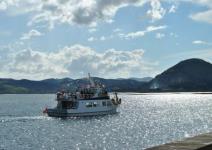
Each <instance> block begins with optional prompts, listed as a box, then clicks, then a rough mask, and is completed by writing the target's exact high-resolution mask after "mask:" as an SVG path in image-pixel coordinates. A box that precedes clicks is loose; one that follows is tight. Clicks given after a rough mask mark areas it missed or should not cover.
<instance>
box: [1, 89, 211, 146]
mask: <svg viewBox="0 0 212 150" xmlns="http://www.w3.org/2000/svg"><path fill="white" fill-rule="evenodd" d="M120 96H121V98H122V102H123V103H122V105H121V107H120V108H119V112H120V113H119V114H117V115H109V116H103V117H91V118H75V119H68V120H65V119H56V118H50V117H46V116H43V114H42V110H43V108H44V107H45V106H54V105H55V101H53V98H54V95H48V94H46V95H33V94H31V95H0V149H6V150H13V149H16V150H23V149H36V150H37V149H50V150H51V149H55V150H59V149H67V150H68V149H82V150H85V149H86V150H89V149H98V150H101V149H109V150H110V149H134V150H136V149H139V150H140V149H144V148H147V147H151V146H154V145H158V144H162V143H166V142H170V141H173V140H179V139H182V138H185V137H189V136H194V135H196V134H200V133H206V132H209V131H212V116H211V114H212V95H209V94H171V93H170V94H146V95H139V94H124V93H123V94H120Z"/></svg>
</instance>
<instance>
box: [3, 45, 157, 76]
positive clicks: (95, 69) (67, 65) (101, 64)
mask: <svg viewBox="0 0 212 150" xmlns="http://www.w3.org/2000/svg"><path fill="white" fill-rule="evenodd" d="M143 55H144V50H143V49H135V50H130V51H126V50H115V49H109V50H106V51H105V52H103V53H102V52H101V53H99V52H97V51H95V50H94V49H92V48H90V47H85V46H82V45H73V46H70V47H64V48H62V49H59V50H58V51H56V52H39V51H35V50H32V49H24V50H19V51H18V52H17V51H16V52H13V53H7V55H6V56H5V57H4V59H1V60H0V72H1V74H0V75H1V76H2V77H5V76H7V77H13V78H28V79H44V78H52V77H54V78H55V77H58V78H61V77H73V78H78V77H83V76H85V75H86V74H87V73H88V72H91V73H92V75H94V76H100V77H107V78H118V77H130V76H146V75H149V74H151V73H153V72H154V69H153V68H154V66H155V64H152V63H148V62H146V61H144V60H143ZM3 60H4V61H3ZM97 62H98V63H97Z"/></svg>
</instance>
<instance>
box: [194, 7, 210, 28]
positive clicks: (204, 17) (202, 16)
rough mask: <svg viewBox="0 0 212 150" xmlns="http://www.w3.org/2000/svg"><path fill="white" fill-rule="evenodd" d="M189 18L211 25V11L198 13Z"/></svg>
mask: <svg viewBox="0 0 212 150" xmlns="http://www.w3.org/2000/svg"><path fill="white" fill-rule="evenodd" d="M190 18H191V19H193V20H195V21H200V22H206V23H210V24H212V9H211V10H207V11H203V12H199V13H196V14H192V15H191V16H190Z"/></svg>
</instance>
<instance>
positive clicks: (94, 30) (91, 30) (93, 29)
mask: <svg viewBox="0 0 212 150" xmlns="http://www.w3.org/2000/svg"><path fill="white" fill-rule="evenodd" d="M96 31H97V29H96V28H90V29H88V32H89V33H93V32H96Z"/></svg>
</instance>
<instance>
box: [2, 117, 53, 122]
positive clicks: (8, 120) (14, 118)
mask: <svg viewBox="0 0 212 150" xmlns="http://www.w3.org/2000/svg"><path fill="white" fill-rule="evenodd" d="M51 119H52V118H50V117H47V116H0V123H4V122H11V121H22V122H24V121H33V120H51Z"/></svg>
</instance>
